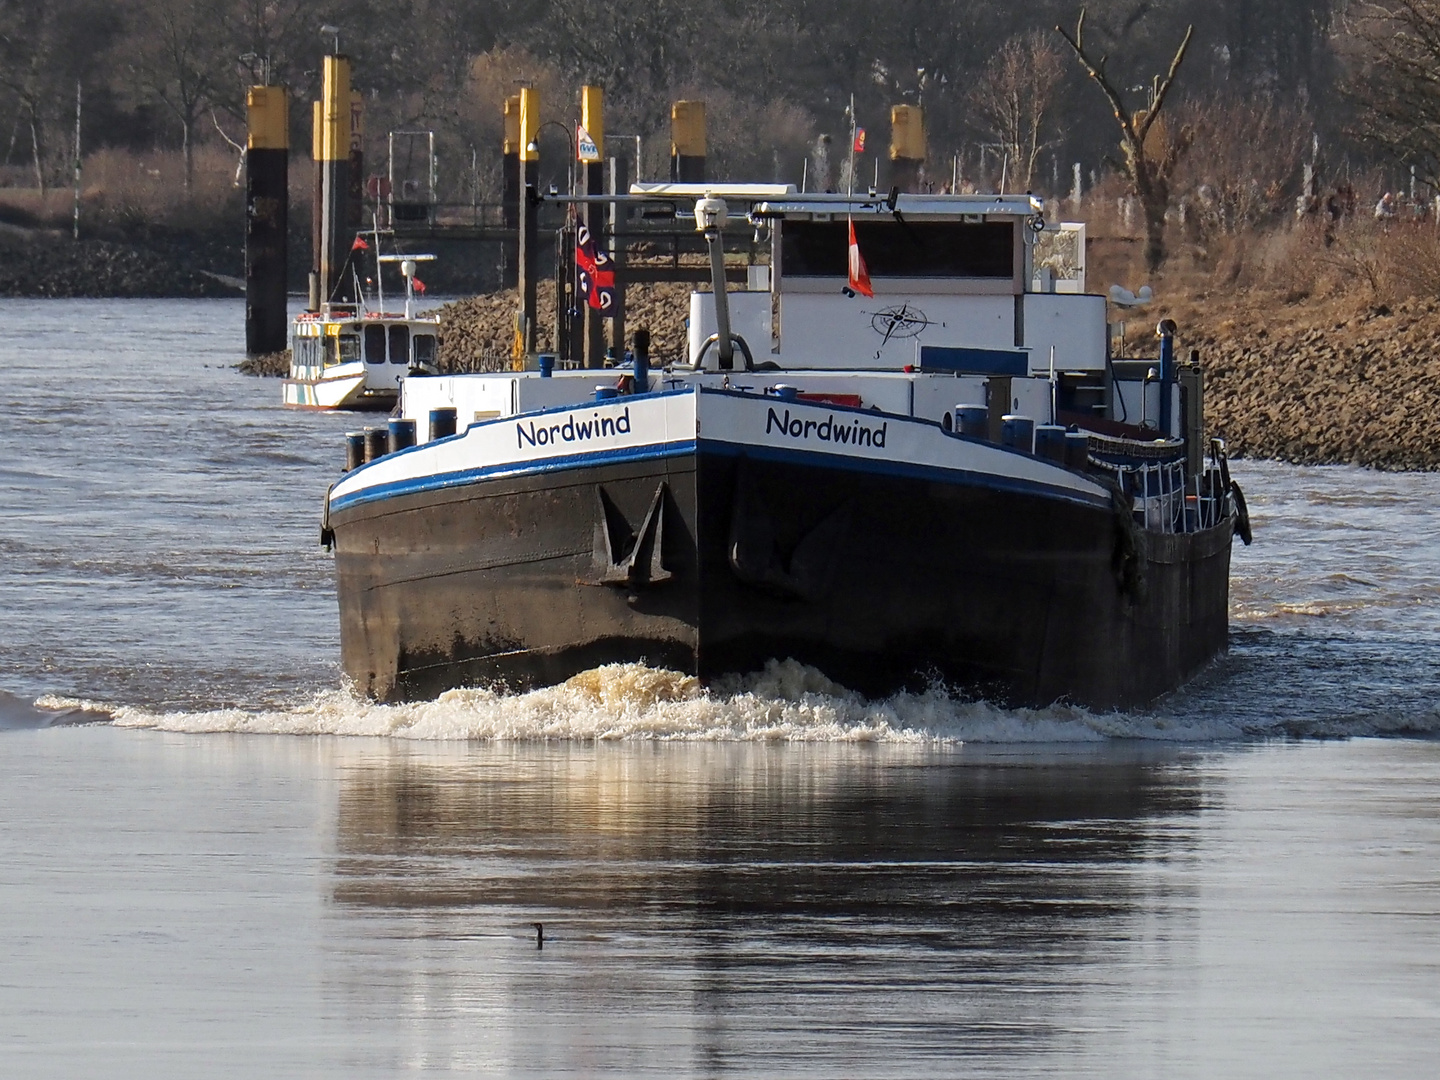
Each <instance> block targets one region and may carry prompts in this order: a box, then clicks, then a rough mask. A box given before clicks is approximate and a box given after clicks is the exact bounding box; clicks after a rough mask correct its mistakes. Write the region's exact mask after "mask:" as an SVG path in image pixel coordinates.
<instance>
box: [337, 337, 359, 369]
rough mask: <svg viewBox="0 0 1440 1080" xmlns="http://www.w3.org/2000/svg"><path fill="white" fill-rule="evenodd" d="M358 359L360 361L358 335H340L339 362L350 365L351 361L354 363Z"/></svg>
mask: <svg viewBox="0 0 1440 1080" xmlns="http://www.w3.org/2000/svg"><path fill="white" fill-rule="evenodd" d="M359 359H360V335H359V334H341V335H340V362H341V363H342V364H348V363H350V362H352V361H354V360H359Z"/></svg>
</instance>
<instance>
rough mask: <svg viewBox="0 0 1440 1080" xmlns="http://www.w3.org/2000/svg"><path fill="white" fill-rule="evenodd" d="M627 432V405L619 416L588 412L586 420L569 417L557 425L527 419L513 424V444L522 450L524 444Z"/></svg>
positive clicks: (594, 437)
mask: <svg viewBox="0 0 1440 1080" xmlns="http://www.w3.org/2000/svg"><path fill="white" fill-rule="evenodd" d="M629 434H630V407H629V406H628V405H627V406H626V407H625V411H624V412H622V413H621V414H620V415H619V416H601V415H600V414H599V413H598V412H597V413H592V414H591V416H590V419H588V420H580V419H578V418H576V417H574V416H569V417H566V418H565V420H564V421H563V422H561V423H558V424H537V423H535V421H534V420H531V421H530V422H529V423H528V424H516V425H515V443H516V445H517V446H519V447H520V448H521V449H522V450H523V449H524V448H525V447H526V446H554V445H556V444H557V443H562V442H567V443H577V442H588V441H589V440H591V439H603V438H605V437H606V436H610V435H629Z"/></svg>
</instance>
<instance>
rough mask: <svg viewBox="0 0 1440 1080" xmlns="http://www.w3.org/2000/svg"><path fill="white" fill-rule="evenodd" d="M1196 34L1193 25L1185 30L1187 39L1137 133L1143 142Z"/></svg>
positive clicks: (1176, 53) (1181, 43) (1183, 42)
mask: <svg viewBox="0 0 1440 1080" xmlns="http://www.w3.org/2000/svg"><path fill="white" fill-rule="evenodd" d="M1194 33H1195V26H1194V24H1193V23H1192V24H1191V25H1190V26H1187V27H1186V28H1185V39H1184V40H1183V41H1181V42H1180V48H1178V49H1176V50H1175V59H1174V60H1171V61H1170V70H1169V71H1167V72H1166V73H1165V81H1164V82H1162V83H1161V84H1160V89H1159V90H1157V91H1156V92H1155V103H1154V104H1153V105H1151V106H1150V111H1149V112H1148V113H1146V114H1145V119H1144V121H1143V122H1142V123H1141V124H1140V130H1139V131H1138V132H1137V133H1136V134H1137V136H1138V137H1139V139H1140V141H1141V142H1144V141H1145V136H1146V134H1147V133H1149V131H1150V125H1151V124H1153V123H1154V122H1155V118H1156V117H1157V116H1159V115H1160V107H1161V106H1162V105H1164V104H1165V95H1166V94H1168V93H1170V86H1171V84H1172V83H1174V82H1175V73H1176V72H1178V71H1179V70H1180V64H1181V62H1182V61H1183V60H1184V59H1185V52H1186V50H1187V49H1189V48H1190V38H1191V37H1192V36H1193V35H1194Z"/></svg>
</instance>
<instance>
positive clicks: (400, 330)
mask: <svg viewBox="0 0 1440 1080" xmlns="http://www.w3.org/2000/svg"><path fill="white" fill-rule="evenodd" d="M390 362H391V363H392V364H408V363H409V362H410V328H409V327H408V326H392V327H390Z"/></svg>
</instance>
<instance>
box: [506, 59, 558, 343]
mask: <svg viewBox="0 0 1440 1080" xmlns="http://www.w3.org/2000/svg"><path fill="white" fill-rule="evenodd" d="M539 138H540V91H538V90H536V89H535V88H534V87H533V86H527V87H525V88H523V89H522V90H521V91H520V224H519V229H518V230H517V231H518V235H519V241H520V245H519V253H518V255H517V258H516V264H517V266H516V269H517V271H518V274H519V278H520V310H519V312H518V313H517V326H516V329H517V331H518V343H519V344H520V345H521V347H522V350H523V353H522V355H523V356H525V357H526V358H527V359H528V358H529V357H530V356H533V355H534V353H535V316H536V306H537V301H536V289H537V282H538V279H539V261H540V234H539V230H538V228H537V224H538V223H537V220H536V209H537V207H536V203H537V202H538V192H539V188H540V144H539ZM558 306H559V305H558V304H557V308H558Z"/></svg>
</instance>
